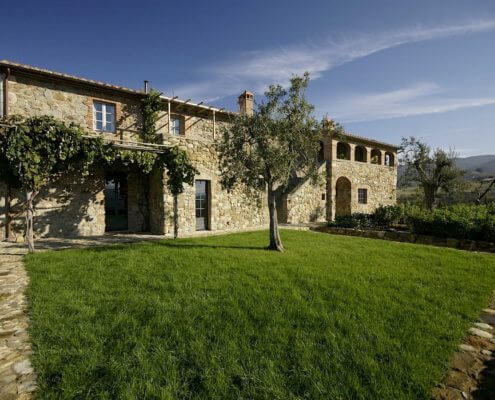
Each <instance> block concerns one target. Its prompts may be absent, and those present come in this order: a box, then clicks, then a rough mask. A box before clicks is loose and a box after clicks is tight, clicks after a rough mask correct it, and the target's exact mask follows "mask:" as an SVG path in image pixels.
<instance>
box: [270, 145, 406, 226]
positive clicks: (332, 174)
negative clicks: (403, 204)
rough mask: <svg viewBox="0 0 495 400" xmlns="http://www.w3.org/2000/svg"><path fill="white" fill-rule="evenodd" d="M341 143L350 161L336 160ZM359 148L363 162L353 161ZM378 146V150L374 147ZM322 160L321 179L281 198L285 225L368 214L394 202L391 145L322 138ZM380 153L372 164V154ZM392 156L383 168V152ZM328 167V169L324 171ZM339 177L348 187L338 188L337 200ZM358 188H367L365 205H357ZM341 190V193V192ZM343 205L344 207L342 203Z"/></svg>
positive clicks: (280, 212)
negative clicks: (348, 152) (363, 153)
mask: <svg viewBox="0 0 495 400" xmlns="http://www.w3.org/2000/svg"><path fill="white" fill-rule="evenodd" d="M339 141H344V142H345V143H346V144H347V146H348V148H349V150H350V154H349V160H343V159H339V158H337V143H338V142H339ZM356 146H361V147H362V148H363V149H364V151H365V155H366V162H360V161H356V160H355V148H356ZM377 146H378V147H377ZM323 149H324V153H323V154H324V160H325V163H326V164H322V166H321V167H320V176H321V177H322V179H321V180H320V182H319V183H318V184H317V185H313V184H312V183H311V182H310V181H307V182H304V183H303V184H302V185H301V186H299V187H298V188H297V189H296V190H294V191H293V192H292V193H290V194H289V195H288V196H287V197H286V199H282V200H281V203H280V205H279V216H280V217H281V220H282V221H284V222H287V223H301V222H309V221H324V220H326V219H329V220H331V219H333V218H335V214H336V211H337V209H338V211H340V213H341V214H346V213H355V212H362V213H371V212H373V211H374V210H375V208H376V207H378V206H379V205H393V204H395V203H396V189H397V166H396V163H395V160H396V150H395V149H394V148H393V147H391V146H386V147H385V146H384V147H383V148H380V146H379V145H378V144H375V145H373V146H372V145H370V144H368V143H366V139H365V138H363V141H362V142H360V141H359V139H357V138H356V139H354V140H352V138H347V137H343V138H339V139H336V138H333V137H330V136H325V137H324V138H323ZM372 150H374V152H375V154H376V153H378V154H380V156H381V157H380V160H379V161H377V162H379V163H378V164H374V163H372V162H371V152H372ZM386 152H388V153H390V154H393V156H394V157H393V160H394V162H393V163H392V165H391V166H388V165H385V153H386ZM327 168H328V169H327ZM341 177H344V178H346V179H348V181H349V182H350V185H349V188H347V187H345V188H344V189H345V190H343V188H342V187H340V188H339V190H340V194H339V199H338V201H337V197H336V192H337V180H338V179H339V178H341ZM358 189H367V202H366V204H361V203H359V202H358ZM343 191H344V193H343ZM344 203H345V204H344Z"/></svg>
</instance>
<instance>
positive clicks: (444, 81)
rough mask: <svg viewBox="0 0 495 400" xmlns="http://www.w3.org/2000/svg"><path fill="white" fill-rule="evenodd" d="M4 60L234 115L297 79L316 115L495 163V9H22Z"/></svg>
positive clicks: (338, 4)
mask: <svg viewBox="0 0 495 400" xmlns="http://www.w3.org/2000/svg"><path fill="white" fill-rule="evenodd" d="M4 11H6V12H5V13H2V14H3V15H2V16H1V19H0V20H1V26H2V38H1V39H0V59H9V60H12V61H16V62H20V63H25V64H30V65H34V66H38V67H44V68H48V69H53V70H56V71H60V72H65V73H70V74H74V75H79V76H83V77H87V78H92V79H97V80H101V81H106V82H109V83H115V84H120V85H123V86H128V87H133V88H141V87H142V81H143V79H148V80H149V81H150V83H151V85H152V86H153V87H155V88H157V89H159V90H161V91H163V92H165V94H167V95H171V94H174V95H178V96H179V97H181V98H192V99H193V100H195V101H198V102H199V101H202V100H203V101H208V102H209V103H210V104H213V105H218V106H222V107H226V108H228V109H233V110H234V109H236V107H237V106H236V97H237V95H238V94H239V93H241V91H243V90H244V89H249V90H252V91H254V92H255V93H256V95H258V98H259V97H260V95H261V94H262V92H263V89H264V88H265V87H266V85H268V84H270V83H282V84H284V83H286V82H287V81H288V79H289V77H290V76H291V75H292V74H295V73H302V72H304V71H306V70H307V71H309V72H310V73H311V74H312V76H313V78H314V79H313V81H312V83H311V88H310V90H309V92H308V97H309V99H310V101H311V102H312V103H313V104H315V106H316V114H317V116H318V117H323V116H324V115H328V116H329V117H331V118H333V119H336V120H337V121H340V122H342V123H343V125H344V126H345V128H346V130H348V131H349V132H352V133H356V134H360V135H364V136H369V137H372V138H375V139H378V140H384V141H387V142H391V143H399V142H400V139H401V137H402V136H409V135H414V136H417V137H421V138H423V139H424V140H426V141H427V142H428V143H430V144H431V145H433V146H438V147H444V148H449V147H450V148H455V150H456V151H457V152H458V153H460V155H462V156H468V155H477V154H495V1H493V0H487V1H483V0H476V1H467V0H463V1H459V0H445V1H444V0H435V1H431V0H429V1H423V0H415V1H407V0H395V1H392V0H387V1H385V0H373V1H368V0H361V1H355V0H347V1H345V2H344V1H311V0H306V1H304V2H303V1H287V0H286V1H279V0H270V1H267V0H265V1H255V0H251V1H237V0H229V1H227V0H225V1H223V0H220V1H209V2H206V1H205V2H199V1H198V2H194V1H190V2H171V1H144V0H143V1H140V2H136V1H133V2H126V1H118V2H117V1H115V2H112V1H106V2H102V1H91V0H90V1H84V2H75V1H73V2H68V1H42V2H40V1H33V2H30V1H22V2H21V1H18V2H10V3H9V6H8V10H4Z"/></svg>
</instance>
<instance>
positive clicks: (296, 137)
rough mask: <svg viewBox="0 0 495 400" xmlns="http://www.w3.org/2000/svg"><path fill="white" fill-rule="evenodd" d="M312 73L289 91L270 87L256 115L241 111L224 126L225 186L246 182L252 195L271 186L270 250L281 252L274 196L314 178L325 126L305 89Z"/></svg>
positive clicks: (221, 149)
mask: <svg viewBox="0 0 495 400" xmlns="http://www.w3.org/2000/svg"><path fill="white" fill-rule="evenodd" d="M309 81H310V77H309V74H308V73H305V74H304V75H303V76H294V77H293V78H292V79H291V81H290V87H289V88H288V89H285V88H283V87H282V86H281V85H271V86H270V87H269V88H268V90H267V91H266V92H265V101H264V102H262V103H260V104H257V107H256V109H255V111H254V115H253V116H248V115H238V116H235V117H233V120H232V123H231V124H230V125H229V126H228V127H226V128H224V129H223V132H222V137H221V140H220V142H219V143H218V145H217V150H218V154H219V158H220V170H221V175H222V177H221V184H222V186H223V187H224V188H226V189H227V190H231V189H232V188H233V187H235V186H236V185H242V186H243V187H244V188H245V189H247V190H248V191H250V192H253V193H259V191H261V190H263V191H264V190H265V189H267V191H268V193H267V195H268V208H269V213H270V245H269V248H270V249H275V250H279V251H283V245H282V242H281V240H280V236H279V234H278V220H277V211H276V199H277V197H278V196H280V195H281V194H283V193H285V192H287V191H288V190H290V189H291V188H292V187H294V186H295V185H296V184H297V183H298V182H299V181H300V180H301V179H309V178H315V177H316V176H317V173H318V167H319V165H320V161H319V157H318V154H319V152H320V141H321V138H322V124H321V123H319V122H318V121H317V120H316V118H315V117H314V116H313V111H314V107H313V106H312V105H311V104H310V103H308V101H307V100H306V97H305V92H306V89H307V87H308V84H309Z"/></svg>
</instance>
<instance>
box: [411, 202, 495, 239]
mask: <svg viewBox="0 0 495 400" xmlns="http://www.w3.org/2000/svg"><path fill="white" fill-rule="evenodd" d="M406 219H407V222H408V225H409V227H410V228H411V230H412V231H413V232H415V233H419V234H425V235H434V236H439V237H451V238H457V239H471V240H485V241H494V240H495V209H494V208H493V206H483V205H481V206H476V205H467V204H457V205H454V206H449V207H444V208H436V209H435V210H433V211H428V210H424V209H421V208H419V207H409V208H408V210H407V216H406Z"/></svg>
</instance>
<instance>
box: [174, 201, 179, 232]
mask: <svg viewBox="0 0 495 400" xmlns="http://www.w3.org/2000/svg"><path fill="white" fill-rule="evenodd" d="M177 236H179V199H178V196H177V195H176V194H174V239H177Z"/></svg>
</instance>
